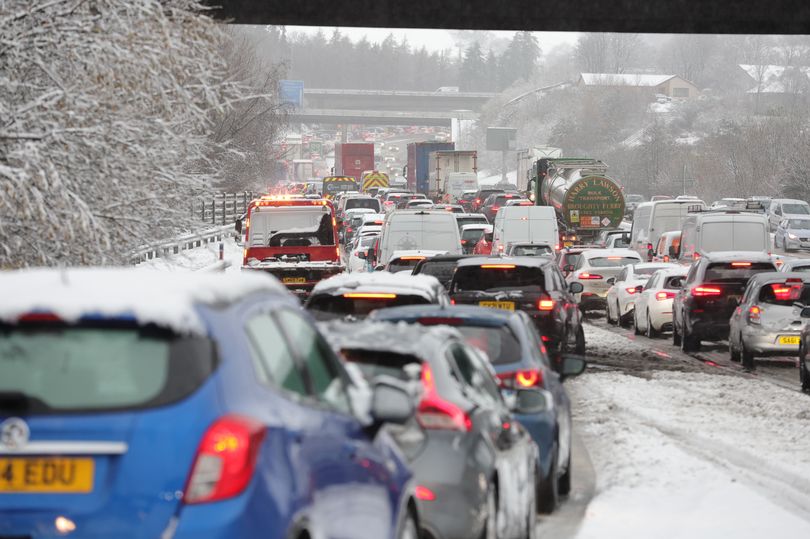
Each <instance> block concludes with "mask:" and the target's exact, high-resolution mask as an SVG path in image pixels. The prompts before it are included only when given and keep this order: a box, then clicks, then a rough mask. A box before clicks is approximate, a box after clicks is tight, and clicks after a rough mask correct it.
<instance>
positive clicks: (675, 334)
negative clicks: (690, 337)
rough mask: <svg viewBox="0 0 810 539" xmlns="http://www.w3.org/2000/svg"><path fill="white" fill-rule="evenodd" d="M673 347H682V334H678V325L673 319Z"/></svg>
mask: <svg viewBox="0 0 810 539" xmlns="http://www.w3.org/2000/svg"><path fill="white" fill-rule="evenodd" d="M672 345H673V346H680V345H681V334H680V333H678V324H676V323H675V318H674V317H673V319H672Z"/></svg>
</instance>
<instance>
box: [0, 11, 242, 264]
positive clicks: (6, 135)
mask: <svg viewBox="0 0 810 539" xmlns="http://www.w3.org/2000/svg"><path fill="white" fill-rule="evenodd" d="M226 39H227V36H226V33H225V32H224V31H223V29H222V27H221V26H220V25H218V24H216V23H215V22H214V21H213V20H212V19H210V18H209V17H207V16H206V15H205V14H204V12H203V10H202V8H201V6H200V5H199V4H197V2H196V1H194V0H94V1H92V2H87V1H85V0H0V267H3V268H9V267H22V266H30V265H40V264H47V265H61V264H66V265H67V264H91V263H122V262H126V261H127V259H126V258H127V253H128V252H129V251H130V250H131V249H133V248H134V247H136V246H138V245H141V244H143V243H146V242H148V241H153V240H154V239H155V238H158V239H161V238H165V237H170V236H173V235H175V234H176V233H177V232H178V231H179V230H180V229H187V228H190V227H192V226H194V225H195V223H194V221H193V217H192V215H191V212H190V201H191V199H192V198H194V197H199V196H204V195H205V194H206V193H208V192H210V190H211V188H212V186H213V185H214V183H215V181H216V180H217V179H218V178H219V171H220V163H219V162H218V160H217V159H215V158H212V157H216V156H218V155H221V154H222V152H223V151H233V152H238V151H239V148H238V147H231V146H230V145H231V142H232V141H231V140H228V139H227V137H225V138H223V139H222V140H218V141H216V142H214V141H213V139H212V137H211V135H212V131H213V127H214V123H215V121H216V120H217V118H221V117H222V116H223V115H224V114H227V112H228V111H229V110H231V109H232V108H233V107H234V106H235V105H238V104H240V103H243V102H245V100H246V99H249V98H250V94H251V89H250V88H249V87H247V86H246V85H244V84H242V82H240V81H237V80H234V79H233V78H229V77H228V72H227V69H226V67H227V66H226V64H225V60H224V59H223V56H222V54H221V51H222V49H223V46H224V43H225V40H226ZM217 146H218V147H217Z"/></svg>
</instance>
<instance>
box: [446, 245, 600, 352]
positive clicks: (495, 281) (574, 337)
mask: <svg viewBox="0 0 810 539" xmlns="http://www.w3.org/2000/svg"><path fill="white" fill-rule="evenodd" d="M449 292H450V297H451V298H452V301H453V303H454V304H455V305H460V304H467V305H480V306H481V307H492V308H495V309H504V310H507V311H514V310H521V311H524V312H525V313H526V314H528V315H529V316H530V317H531V318H532V320H533V321H534V323H535V325H536V326H537V329H538V331H540V334H541V335H542V338H543V342H545V343H547V344H548V346H549V348H551V349H558V350H560V351H566V350H568V348H569V344H573V346H574V351H575V352H576V353H578V354H584V353H585V332H584V331H583V328H582V313H581V312H580V310H579V308H578V307H577V304H576V301H575V299H574V296H573V294H577V293H579V292H582V284H581V283H571V284H570V285H567V284H566V282H565V279H564V278H563V276H562V274H561V273H560V270H559V268H557V264H556V262H555V260H554V258H553V257H542V256H540V257H534V256H532V257H526V256H519V257H471V258H465V259H463V260H459V261H458V264H457V266H456V271H455V273H454V274H453V279H452V280H451V281H450V289H449Z"/></svg>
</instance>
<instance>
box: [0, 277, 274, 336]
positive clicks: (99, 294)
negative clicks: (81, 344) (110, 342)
mask: <svg viewBox="0 0 810 539" xmlns="http://www.w3.org/2000/svg"><path fill="white" fill-rule="evenodd" d="M267 292H274V293H279V294H283V295H285V296H287V295H289V292H287V290H286V288H285V287H284V286H283V285H282V284H281V283H279V281H278V280H277V279H276V278H275V277H272V276H271V275H269V274H268V273H265V272H258V271H257V272H241V273H199V272H164V271H155V270H150V269H132V268H93V269H90V268H70V269H45V268H41V269H28V270H17V271H8V272H0V297H2V298H3V299H2V301H0V320H3V321H5V322H8V323H15V322H16V321H17V320H18V319H19V318H20V317H21V316H22V315H25V314H27V313H32V312H48V313H53V314H54V315H56V316H58V317H59V318H61V319H63V320H65V321H66V322H76V321H78V320H79V319H80V318H82V317H83V316H87V315H101V316H104V317H110V318H115V317H126V318H130V317H131V318H134V319H135V321H136V322H137V323H138V324H156V325H158V326H161V327H166V328H169V329H171V330H173V331H176V332H178V333H196V334H201V335H205V334H206V333H207V330H206V327H205V324H204V323H203V321H202V319H201V318H200V316H199V314H198V313H197V310H196V306H197V305H200V304H205V305H216V304H221V303H227V302H231V301H235V300H238V299H240V298H243V297H246V296H249V295H252V294H258V293H267Z"/></svg>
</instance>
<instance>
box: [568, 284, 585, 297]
mask: <svg viewBox="0 0 810 539" xmlns="http://www.w3.org/2000/svg"><path fill="white" fill-rule="evenodd" d="M583 290H585V287H584V286H583V285H582V283H571V284H569V285H568V291H569V292H571V293H572V294H579V293H581V292H582V291H583Z"/></svg>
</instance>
